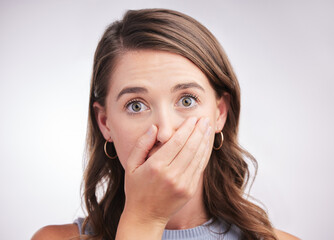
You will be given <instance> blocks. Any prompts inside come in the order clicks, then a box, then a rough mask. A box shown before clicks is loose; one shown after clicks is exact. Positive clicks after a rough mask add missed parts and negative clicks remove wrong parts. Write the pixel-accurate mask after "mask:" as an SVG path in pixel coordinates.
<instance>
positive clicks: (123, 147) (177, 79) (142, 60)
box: [94, 50, 227, 167]
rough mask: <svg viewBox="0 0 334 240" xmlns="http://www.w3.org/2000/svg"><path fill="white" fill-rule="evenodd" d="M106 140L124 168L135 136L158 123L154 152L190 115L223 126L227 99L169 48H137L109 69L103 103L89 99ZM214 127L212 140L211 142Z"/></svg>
mask: <svg viewBox="0 0 334 240" xmlns="http://www.w3.org/2000/svg"><path fill="white" fill-rule="evenodd" d="M94 108H95V113H96V118H97V120H98V121H97V122H98V124H99V127H100V130H101V132H102V134H103V136H104V138H105V139H107V140H110V139H111V141H113V142H114V145H115V148H116V152H117V155H118V158H119V160H120V161H121V164H122V165H123V167H124V166H125V162H126V161H127V159H128V157H129V155H130V152H131V150H132V149H133V147H134V145H135V143H136V141H137V140H138V138H139V137H140V136H142V135H143V134H145V132H146V131H147V130H148V128H149V127H150V126H151V125H152V124H154V125H156V127H157V128H158V133H157V140H156V144H155V145H154V146H153V148H152V149H151V151H150V152H149V153H148V157H149V156H150V155H152V154H153V153H154V152H156V151H157V150H158V149H159V148H160V147H161V146H162V145H163V144H164V143H165V142H166V141H168V140H169V139H170V137H171V136H172V135H173V134H174V132H175V131H176V130H177V129H178V128H179V127H180V125H181V124H182V123H183V122H184V120H186V119H187V118H189V117H192V116H196V117H197V118H200V117H209V119H210V125H211V126H212V129H213V130H214V131H215V132H219V131H221V130H222V128H223V126H224V123H225V120H226V116H227V104H225V100H224V98H221V99H217V98H216V95H215V91H214V90H213V88H212V87H211V85H210V84H209V81H208V79H207V78H206V76H205V75H204V74H203V73H202V72H201V70H200V69H199V68H197V66H196V65H194V64H193V63H192V62H191V61H189V60H188V59H186V58H184V57H182V56H180V55H177V54H173V53H168V52H163V51H154V50H140V51H129V52H126V53H125V54H124V55H122V56H121V57H120V58H119V60H118V62H117V64H116V67H115V69H114V71H113V73H112V76H111V79H110V86H109V90H108V95H107V97H106V104H105V108H104V107H102V106H100V105H99V104H98V103H94ZM214 131H213V133H212V137H211V142H212V144H213V139H214Z"/></svg>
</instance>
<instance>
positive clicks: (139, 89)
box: [116, 87, 148, 100]
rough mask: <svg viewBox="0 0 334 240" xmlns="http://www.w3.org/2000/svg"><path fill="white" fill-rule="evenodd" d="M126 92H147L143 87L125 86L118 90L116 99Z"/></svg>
mask: <svg viewBox="0 0 334 240" xmlns="http://www.w3.org/2000/svg"><path fill="white" fill-rule="evenodd" d="M126 93H148V90H147V89H146V88H143V87H126V88H124V89H122V91H120V92H119V94H118V95H117V99H116V100H118V99H120V97H121V96H122V95H124V94H126Z"/></svg>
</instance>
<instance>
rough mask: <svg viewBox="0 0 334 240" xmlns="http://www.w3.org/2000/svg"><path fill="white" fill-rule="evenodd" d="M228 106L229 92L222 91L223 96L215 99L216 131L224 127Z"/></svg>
mask: <svg viewBox="0 0 334 240" xmlns="http://www.w3.org/2000/svg"><path fill="white" fill-rule="evenodd" d="M229 106H230V94H228V93H224V94H223V96H222V97H221V98H219V99H218V100H217V111H216V128H215V132H216V133H219V132H221V131H222V130H223V128H224V125H225V122H226V119H227V114H228V109H229Z"/></svg>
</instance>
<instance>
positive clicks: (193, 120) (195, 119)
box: [189, 117, 197, 125]
mask: <svg viewBox="0 0 334 240" xmlns="http://www.w3.org/2000/svg"><path fill="white" fill-rule="evenodd" d="M189 122H190V123H191V124H192V125H195V124H196V122H197V117H191V118H189Z"/></svg>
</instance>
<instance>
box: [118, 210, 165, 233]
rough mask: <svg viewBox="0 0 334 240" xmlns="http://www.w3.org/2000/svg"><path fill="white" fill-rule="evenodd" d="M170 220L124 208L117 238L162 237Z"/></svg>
mask: <svg viewBox="0 0 334 240" xmlns="http://www.w3.org/2000/svg"><path fill="white" fill-rule="evenodd" d="M167 222H168V220H167V219H163V218H152V217H148V216H145V215H141V214H138V213H134V212H132V211H129V210H127V209H124V211H123V213H122V215H121V218H120V221H119V224H118V228H117V234H116V240H128V239H129V240H130V239H131V240H132V239H145V240H157V239H161V237H162V234H163V231H164V229H165V227H166V225H167Z"/></svg>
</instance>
